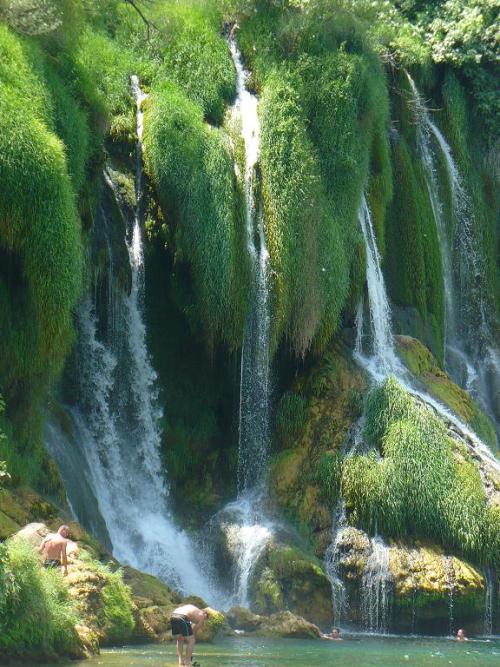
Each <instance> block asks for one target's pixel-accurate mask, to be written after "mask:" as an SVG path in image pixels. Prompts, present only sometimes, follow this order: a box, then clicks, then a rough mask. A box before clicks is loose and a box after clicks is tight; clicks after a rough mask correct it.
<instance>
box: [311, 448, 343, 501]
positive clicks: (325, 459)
mask: <svg viewBox="0 0 500 667" xmlns="http://www.w3.org/2000/svg"><path fill="white" fill-rule="evenodd" d="M314 477H315V480H316V481H317V483H318V485H319V487H320V489H321V493H322V495H323V498H324V499H325V501H326V502H327V503H328V505H329V506H330V507H335V504H336V503H337V501H338V499H339V496H340V489H341V482H342V457H341V455H340V454H339V452H335V453H331V452H325V453H324V454H322V455H321V457H320V459H319V461H318V462H317V464H316V470H315V473H314Z"/></svg>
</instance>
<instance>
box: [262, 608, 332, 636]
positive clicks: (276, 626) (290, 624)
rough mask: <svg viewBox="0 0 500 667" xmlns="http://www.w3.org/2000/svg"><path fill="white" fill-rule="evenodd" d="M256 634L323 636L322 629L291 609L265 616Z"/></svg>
mask: <svg viewBox="0 0 500 667" xmlns="http://www.w3.org/2000/svg"><path fill="white" fill-rule="evenodd" d="M256 634H257V635H259V636H261V637H290V638H294V639H316V638H318V637H321V634H322V633H321V630H320V629H319V628H318V627H317V626H316V625H314V624H313V623H310V622H309V621H306V620H305V618H302V617H301V616H297V615H295V614H292V612H291V611H280V612H279V613H277V614H271V616H267V617H264V619H263V621H262V623H261V625H260V627H259V628H258V630H257V631H256Z"/></svg>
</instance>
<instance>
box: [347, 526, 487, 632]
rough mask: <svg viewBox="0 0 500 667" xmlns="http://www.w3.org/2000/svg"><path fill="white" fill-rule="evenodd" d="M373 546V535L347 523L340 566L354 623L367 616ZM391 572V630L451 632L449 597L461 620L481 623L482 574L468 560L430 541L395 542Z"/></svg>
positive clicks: (458, 619)
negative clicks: (365, 607) (365, 585)
mask: <svg viewBox="0 0 500 667" xmlns="http://www.w3.org/2000/svg"><path fill="white" fill-rule="evenodd" d="M371 550H372V543H371V541H370V539H369V538H368V536H367V535H366V533H364V532H363V531H361V530H358V529H357V528H353V527H347V528H345V529H343V530H342V532H341V533H340V535H338V536H337V551H336V553H337V571H338V574H339V575H340V577H341V579H342V581H343V582H344V584H345V586H346V589H347V597H348V599H349V601H350V604H349V608H348V611H347V619H346V620H348V621H350V622H352V623H355V624H361V623H362V619H363V613H362V605H363V576H364V574H365V572H366V565H367V561H368V558H369V556H370V554H371ZM389 573H390V581H389V584H388V590H389V595H390V597H391V600H392V614H391V619H392V620H391V622H390V629H391V630H393V631H397V632H416V631H418V632H423V633H433V634H435V633H436V632H442V633H443V634H446V633H447V632H448V630H449V618H450V596H452V599H453V617H454V619H455V621H456V623H460V624H467V626H468V627H469V628H470V627H471V625H470V624H471V622H472V621H473V620H474V619H478V618H479V619H481V622H482V618H483V615H484V603H485V581H484V577H483V575H482V574H481V573H480V572H479V571H478V570H477V569H476V568H475V567H473V566H472V565H471V564H470V563H467V562H466V561H465V560H463V559H460V558H457V557H455V556H447V555H446V554H445V553H444V551H443V549H442V548H441V547H439V546H438V545H436V544H433V543H431V542H429V541H425V540H411V539H405V540H394V541H390V542H389ZM478 629H479V628H478ZM481 631H482V628H481Z"/></svg>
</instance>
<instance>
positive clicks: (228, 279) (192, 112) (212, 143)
mask: <svg viewBox="0 0 500 667" xmlns="http://www.w3.org/2000/svg"><path fill="white" fill-rule="evenodd" d="M144 152H145V159H146V166H147V169H148V173H149V174H150V176H151V178H152V180H153V182H154V184H155V186H156V189H157V192H158V196H159V200H160V203H161V205H162V207H163V210H164V212H165V214H166V215H167V218H168V219H172V221H173V222H175V241H176V243H175V248H176V257H177V260H178V261H185V262H189V263H190V265H191V268H192V271H191V273H192V280H193V283H194V287H195V291H196V303H195V305H194V307H195V309H196V310H197V315H198V317H197V318H196V317H195V320H196V319H197V321H198V326H202V327H203V328H204V329H205V331H204V338H205V340H206V341H207V342H208V343H209V344H210V345H211V344H213V343H214V342H215V340H216V339H217V338H219V339H223V340H225V341H226V342H228V343H229V344H230V345H232V346H234V347H236V346H238V345H239V344H240V342H241V339H242V332H243V323H244V318H245V312H246V293H247V286H248V269H247V259H246V253H245V249H244V248H245V246H244V223H243V220H242V217H241V216H242V209H243V206H242V195H241V192H240V191H239V189H238V185H237V181H236V177H235V174H234V168H233V161H232V158H231V155H230V152H229V146H228V141H227V138H226V137H225V135H224V134H223V132H222V131H221V130H217V129H215V128H213V127H211V126H209V125H206V124H204V122H203V111H202V109H201V107H199V106H198V105H197V104H196V103H194V102H191V101H190V100H188V98H187V97H186V96H185V95H184V94H183V93H182V92H181V91H180V90H179V89H178V88H177V87H176V86H175V85H174V84H165V85H164V86H163V87H162V88H161V89H158V90H155V91H154V93H153V94H152V96H151V101H150V104H149V110H148V113H147V115H146V122H145V132H144ZM170 216H171V218H170Z"/></svg>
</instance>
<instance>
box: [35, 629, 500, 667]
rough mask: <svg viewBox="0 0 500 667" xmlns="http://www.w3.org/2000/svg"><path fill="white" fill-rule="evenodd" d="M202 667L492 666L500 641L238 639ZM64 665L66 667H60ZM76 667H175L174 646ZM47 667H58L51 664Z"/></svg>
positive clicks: (115, 651) (206, 653)
mask: <svg viewBox="0 0 500 667" xmlns="http://www.w3.org/2000/svg"><path fill="white" fill-rule="evenodd" d="M194 654H195V659H196V660H197V661H198V662H199V663H200V665H201V667H234V666H235V665H241V666H242V667H310V666H311V665H313V664H326V665H328V664H334V665H335V667H352V665H356V667H400V666H401V665H414V666H416V667H427V666H431V665H433V666H435V665H441V664H443V665H449V664H451V665H453V666H454V667H472V666H477V667H489V665H491V666H492V667H493V665H498V664H499V661H500V637H495V638H493V639H491V640H481V639H478V640H471V641H469V642H457V641H455V640H453V639H450V638H444V637H399V636H394V635H390V636H372V635H352V636H346V638H345V639H344V640H343V641H339V642H331V641H321V640H302V639H266V638H257V637H237V638H227V639H222V640H220V641H218V642H216V643H214V644H200V645H196V646H195V652H194ZM57 664H58V665H60V664H61V663H57ZM71 664H72V665H74V666H75V667H78V666H79V667H83V666H84V665H87V666H88V667H97V666H99V667H160V666H161V667H175V666H176V665H177V660H176V656H175V646H174V645H173V644H148V645H137V646H136V645H134V646H124V647H120V648H112V649H105V650H103V652H102V653H101V655H99V656H96V657H95V658H91V659H90V660H85V661H78V662H71ZM42 667H56V664H55V663H47V664H45V665H43V666H42Z"/></svg>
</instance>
